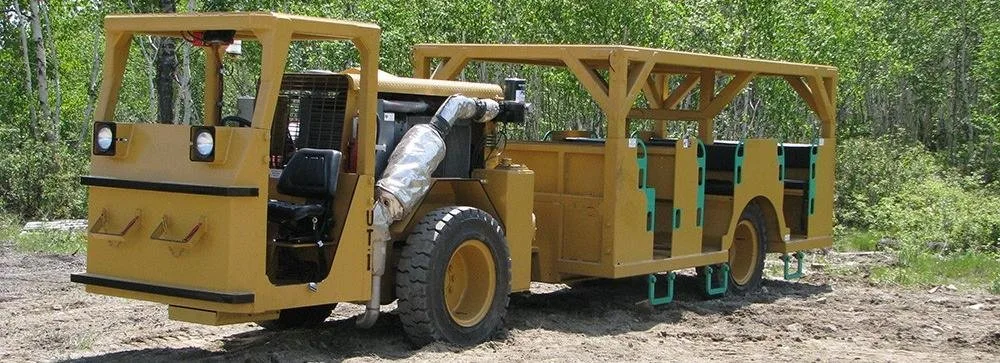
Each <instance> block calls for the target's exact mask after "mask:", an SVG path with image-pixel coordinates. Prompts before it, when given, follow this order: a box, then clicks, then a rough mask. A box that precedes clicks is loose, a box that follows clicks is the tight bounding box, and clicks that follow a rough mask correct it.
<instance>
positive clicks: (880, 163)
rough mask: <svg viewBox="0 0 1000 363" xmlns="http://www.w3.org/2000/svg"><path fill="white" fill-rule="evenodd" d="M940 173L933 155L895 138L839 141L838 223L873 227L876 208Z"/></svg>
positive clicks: (939, 167) (919, 147) (917, 146)
mask: <svg viewBox="0 0 1000 363" xmlns="http://www.w3.org/2000/svg"><path fill="white" fill-rule="evenodd" d="M941 171H942V170H941V166H940V165H939V164H938V163H937V161H936V160H935V158H934V155H933V154H931V153H930V152H928V151H927V150H926V149H924V148H923V147H922V146H920V145H919V144H914V143H908V142H905V141H903V140H901V139H900V138H897V137H881V138H854V139H849V140H845V141H842V142H841V143H840V144H839V145H837V171H836V176H837V182H836V184H837V199H836V213H837V220H838V222H840V224H842V225H846V226H850V227H857V228H868V227H872V226H873V224H875V223H877V222H878V218H877V217H876V213H875V212H876V210H875V206H876V205H878V204H879V203H881V202H882V200H883V199H885V198H887V197H889V196H891V195H894V194H895V193H897V191H898V190H899V189H900V187H902V186H904V185H910V184H913V183H915V182H919V181H921V180H924V179H925V178H927V177H928V176H930V175H933V174H936V173H940V172H941Z"/></svg>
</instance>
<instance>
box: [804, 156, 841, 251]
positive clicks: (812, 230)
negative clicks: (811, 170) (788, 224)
mask: <svg viewBox="0 0 1000 363" xmlns="http://www.w3.org/2000/svg"><path fill="white" fill-rule="evenodd" d="M836 144H837V143H836V141H835V140H834V139H822V142H821V145H820V146H819V154H818V155H817V162H816V194H815V202H814V203H815V205H813V214H812V215H810V216H809V238H819V237H829V236H832V235H833V192H834V182H835V181H834V175H833V173H834V171H835V170H836V166H835V164H836V160H837V145H836ZM827 247H829V246H827Z"/></svg>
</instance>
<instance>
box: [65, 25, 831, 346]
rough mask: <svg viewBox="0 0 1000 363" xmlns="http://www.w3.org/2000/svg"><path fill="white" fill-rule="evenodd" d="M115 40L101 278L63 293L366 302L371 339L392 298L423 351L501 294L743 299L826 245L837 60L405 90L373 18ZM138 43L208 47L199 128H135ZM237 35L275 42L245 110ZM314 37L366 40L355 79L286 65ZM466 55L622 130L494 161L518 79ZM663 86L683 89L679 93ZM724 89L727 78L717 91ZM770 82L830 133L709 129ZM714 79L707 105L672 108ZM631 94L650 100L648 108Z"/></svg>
mask: <svg viewBox="0 0 1000 363" xmlns="http://www.w3.org/2000/svg"><path fill="white" fill-rule="evenodd" d="M105 29H106V33H107V38H106V39H107V46H106V53H105V57H104V59H105V64H104V69H103V76H104V77H103V79H104V81H103V82H102V84H101V90H100V97H99V101H98V104H97V108H96V111H95V120H98V121H97V122H95V124H94V134H93V156H92V158H91V163H92V166H91V173H90V175H88V176H84V177H82V178H81V182H82V183H83V184H85V185H88V186H89V190H90V194H89V222H90V227H89V230H88V241H89V247H88V259H87V271H86V272H85V273H80V274H74V275H72V277H71V279H72V280H73V281H75V282H78V283H82V284H85V285H86V289H87V291H89V292H92V293H98V294H105V295H112V296H120V297H125V298H131V299H141V300H148V301H154V302H159V303H163V304H166V305H168V306H169V316H170V318H171V319H175V320H181V321H188V322H195V323H202V324H211V325H221V324H232V323H240V322H258V323H260V324H261V325H262V326H264V327H268V328H286V327H296V326H309V325H315V324H318V323H320V322H322V321H323V320H325V319H326V318H327V317H328V316H329V315H330V311H331V310H332V309H333V307H334V306H335V305H336V304H337V303H339V302H353V303H360V304H365V305H366V306H367V309H366V312H365V313H364V315H362V316H360V317H359V318H358V319H357V323H358V325H360V326H362V327H370V326H372V324H373V323H374V322H375V320H376V318H377V317H378V314H379V309H380V306H381V305H383V304H388V303H391V302H392V301H397V304H398V307H397V312H398V314H399V316H400V319H401V321H402V323H403V327H404V330H405V331H406V333H407V335H408V336H409V337H410V338H411V340H412V341H413V342H414V343H417V344H422V343H427V342H430V341H435V340H442V341H447V342H451V343H454V344H460V345H466V344H474V343H477V342H480V341H483V340H486V339H488V338H489V337H491V336H492V335H493V334H494V333H495V332H496V331H497V330H498V329H499V328H501V325H502V321H503V317H504V315H505V313H506V309H507V302H508V295H509V294H510V293H511V292H518V291H528V289H529V283H530V282H531V281H545V282H561V281H571V280H574V279H581V278H622V277H630V276H645V275H648V276H649V298H650V302H651V303H653V304H660V303H664V302H667V301H669V300H670V296H671V295H672V287H673V274H672V272H671V271H675V270H680V269H684V268H691V267H696V268H699V272H700V273H702V274H703V275H704V276H705V280H704V281H705V290H706V293H708V294H710V295H711V294H724V293H725V292H726V291H747V290H752V289H754V288H756V287H757V286H758V285H759V283H760V280H761V276H762V268H763V259H764V255H765V253H767V252H778V253H782V257H783V258H784V259H785V266H786V275H788V277H795V276H796V275H797V274H798V273H801V255H799V256H798V261H799V271H798V272H788V266H789V264H790V263H791V262H792V258H791V256H790V255H789V253H794V252H796V251H801V250H805V249H812V248H819V247H825V246H829V245H830V241H831V238H830V235H831V221H832V217H831V213H832V198H833V156H834V142H833V141H834V140H833V137H834V125H835V123H834V111H833V105H834V104H835V103H834V98H833V95H834V94H835V93H836V70H835V69H833V68H830V67H823V66H811V65H802V64H790V63H781V62H768V61H760V60H749V59H737V58H728V57H719V56H711V55H700V54H690V53H680V52H672V51H665V50H656V49H644V48H635V47H624V46H556V45H535V46H529V45H422V46H418V47H417V48H416V49H415V58H414V60H415V65H416V68H415V74H416V76H417V78H405V77H396V76H393V75H390V74H387V73H383V72H380V71H378V55H379V36H380V30H379V28H378V27H377V26H375V25H371V24H363V23H356V22H348V21H337V20H328V19H320V18H312V17H302V16H292V15H284V14H275V13H220V14H170V15H150V14H140V15H127V16H109V17H107V18H106V20H105ZM141 35H152V36H169V37H176V38H180V39H185V40H187V41H189V42H192V43H193V44H195V45H197V46H198V49H200V50H201V53H202V54H203V56H204V60H205V62H204V68H205V75H206V77H205V84H204V92H203V93H204V104H203V109H204V112H203V115H202V117H201V120H200V122H196V125H164V124H155V123H141V122H121V121H122V119H123V117H124V116H123V115H122V112H120V111H119V112H116V107H117V106H118V100H119V98H120V97H123V95H122V94H121V93H122V90H123V88H122V82H123V79H124V77H125V76H124V73H125V70H126V67H125V64H126V61H127V59H128V56H129V50H130V45H131V44H132V42H133V39H134V38H135V37H137V36H141ZM237 41H242V42H244V46H245V44H246V43H247V42H250V43H257V44H259V47H260V48H259V49H260V54H261V62H260V64H259V69H260V73H259V80H258V81H257V83H256V85H255V87H254V88H255V94H254V95H252V96H253V97H248V98H245V99H243V101H246V102H243V101H236V100H232V99H226V98H227V97H224V96H223V95H224V94H225V92H224V87H223V79H222V78H224V77H225V76H224V75H225V74H226V73H225V72H222V69H223V68H224V63H226V62H227V60H228V59H229V58H227V56H226V55H225V54H226V51H225V49H226V48H227V47H228V46H230V45H231V44H234V43H236V42H237ZM316 41H341V42H344V43H347V42H349V43H350V44H353V45H354V47H355V48H356V50H357V54H358V56H359V60H360V67H358V68H354V69H349V70H346V71H343V72H326V71H297V70H292V69H289V68H291V65H290V63H291V62H289V59H288V50H289V47H290V46H291V44H292V43H293V42H316ZM436 60H440V61H439V62H438V66H437V68H436V69H435V71H434V72H433V73H431V71H430V68H431V65H432V63H434V62H435V61H436ZM471 61H476V62H478V61H487V62H509V63H523V64H533V65H545V66H555V67H568V68H569V70H570V71H572V73H573V74H574V75H576V76H577V77H578V79H579V81H580V84H581V85H582V86H583V87H584V88H585V89H586V90H587V91H588V92H589V93H590V95H591V96H593V99H594V100H595V101H596V102H597V104H598V105H599V106H600V107H601V109H602V110H603V111H604V112H605V113H606V115H607V120H608V123H607V124H608V126H607V132H606V133H605V134H606V135H608V137H607V138H605V139H595V138H593V137H591V135H590V134H588V133H579V132H571V131H558V132H556V133H555V134H554V135H553V137H550V140H549V141H543V142H509V143H507V144H506V146H505V147H502V148H499V150H500V154H501V155H500V157H496V154H495V152H496V151H497V150H498V147H497V142H496V140H497V139H498V137H497V132H498V131H497V130H498V129H501V127H498V125H503V124H505V123H520V122H523V121H524V119H525V107H526V105H525V103H524V98H523V90H524V84H523V82H522V81H519V80H516V79H510V80H507V81H506V82H505V86H506V89H504V88H503V87H501V86H500V85H497V84H484V83H471V82H460V81H455V80H453V79H455V78H456V77H457V75H458V74H459V73H460V72H461V70H462V69H463V68H464V67H466V66H467V65H468V64H469V62H471ZM671 75H682V76H683V77H685V78H684V81H683V82H682V83H681V84H680V86H679V87H670V86H669V84H670V82H667V81H666V79H667V77H670V76H671ZM723 75H731V77H729V78H731V81H730V82H729V84H728V85H727V86H725V87H723V88H722V89H721V91H720V92H715V90H714V86H715V84H716V82H715V80H716V79H717V77H722V76H723ZM762 76H777V77H784V78H785V79H787V80H788V83H789V84H790V85H791V86H792V87H793V88H794V89H795V90H796V91H797V92H798V94H799V95H800V96H802V98H803V99H804V100H805V101H806V103H807V104H808V105H809V107H811V108H812V109H813V110H814V111H815V112H816V114H817V115H818V118H819V119H820V120H821V121H822V135H821V136H822V137H821V138H818V139H817V141H816V142H814V143H811V144H778V143H777V142H776V141H775V140H771V139H750V140H739V141H735V142H728V141H716V140H714V137H713V132H712V119H713V117H714V116H715V115H716V114H718V113H719V111H720V110H722V109H723V107H724V106H726V104H727V103H729V102H730V100H731V99H732V98H733V96H734V95H736V94H737V93H738V92H739V91H740V90H741V89H742V88H743V87H745V86H746V84H747V82H749V81H750V80H751V79H753V78H754V77H762ZM699 84H700V87H701V93H700V94H701V97H700V98H701V102H700V103H699V105H698V107H697V108H696V109H690V110H679V109H676V106H677V104H678V101H679V100H680V99H681V98H682V97H684V96H685V95H686V94H687V93H688V92H690V91H691V90H692V89H693V88H694V87H696V86H697V85H699ZM640 92H643V93H644V94H645V97H646V99H647V100H649V104H650V107H649V108H633V107H634V106H633V105H634V104H635V102H634V101H635V99H636V97H637V95H638V94H639V93H640ZM240 102H242V103H241V105H240V106H241V107H238V108H237V110H236V111H235V112H233V113H234V114H232V115H227V116H224V117H223V113H224V111H225V110H227V109H231V107H228V105H233V104H236V103H240ZM244 106H245V107H244ZM630 118H643V119H656V120H673V119H686V120H697V121H699V136H698V137H690V138H682V139H679V140H678V139H669V138H666V137H665V134H664V132H663V130H664V126H663V125H664V124H663V123H662V122H661V123H658V124H657V125H658V126H657V127H656V130H652V131H651V132H641V133H638V134H636V135H634V137H633V136H632V135H627V134H626V130H627V128H626V123H627V122H628V120H629V119H630ZM150 121H151V120H150ZM664 122H665V121H664ZM529 190H533V191H534V193H530V192H526V191H529ZM662 273H667V274H666V275H663V274H662ZM657 274H660V275H659V276H661V277H662V276H666V277H667V278H668V283H667V296H659V295H662V294H657V293H656V291H657V290H656V288H655V286H656V285H655V282H656V276H658V275H657ZM660 290H662V288H661V289H660Z"/></svg>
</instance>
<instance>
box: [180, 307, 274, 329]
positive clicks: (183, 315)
mask: <svg viewBox="0 0 1000 363" xmlns="http://www.w3.org/2000/svg"><path fill="white" fill-rule="evenodd" d="M167 312H168V316H169V317H170V320H178V321H185V322H189V323H196V324H205V325H228V324H239V323H249V322H254V321H265V320H274V319H277V318H278V311H277V310H275V311H268V312H264V313H256V314H246V313H226V312H219V311H210V310H199V309H192V308H186V307H183V306H176V305H170V308H168V309H167Z"/></svg>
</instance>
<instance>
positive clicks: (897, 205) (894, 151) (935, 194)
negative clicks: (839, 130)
mask: <svg viewBox="0 0 1000 363" xmlns="http://www.w3.org/2000/svg"><path fill="white" fill-rule="evenodd" d="M838 151H839V153H838V164H837V200H836V215H837V219H838V221H839V222H840V224H841V225H843V226H846V227H848V228H859V229H872V230H875V231H880V232H883V233H885V234H886V235H888V236H891V237H892V238H894V239H897V240H898V241H899V242H900V243H901V248H903V249H909V250H914V251H916V250H926V249H932V250H938V251H935V252H962V251H981V252H990V251H996V250H997V248H1000V195H998V194H997V193H995V192H994V191H991V190H990V189H989V188H988V187H986V186H983V185H982V184H981V183H980V182H979V178H978V177H976V176H964V175H963V174H962V173H961V172H960V171H958V170H957V169H955V168H948V167H945V166H944V165H943V164H942V162H940V161H939V160H938V159H937V158H936V157H935V156H934V154H933V153H931V152H929V151H927V150H926V149H924V148H923V147H922V146H919V145H914V144H910V143H906V142H903V141H900V139H898V138H891V137H883V138H877V139H870V138H857V139H851V140H847V141H844V142H842V143H841V145H839V147H838Z"/></svg>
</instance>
